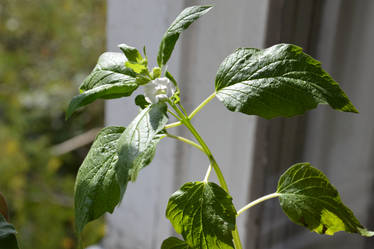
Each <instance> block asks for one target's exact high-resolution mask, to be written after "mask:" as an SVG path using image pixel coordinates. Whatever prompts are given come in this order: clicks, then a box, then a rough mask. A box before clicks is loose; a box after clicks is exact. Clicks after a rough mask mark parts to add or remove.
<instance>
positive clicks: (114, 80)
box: [66, 52, 138, 118]
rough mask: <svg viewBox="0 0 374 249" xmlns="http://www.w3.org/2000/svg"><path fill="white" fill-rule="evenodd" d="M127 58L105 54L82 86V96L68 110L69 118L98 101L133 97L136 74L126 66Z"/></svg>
mask: <svg viewBox="0 0 374 249" xmlns="http://www.w3.org/2000/svg"><path fill="white" fill-rule="evenodd" d="M126 61H127V60H126V57H125V56H124V55H123V54H121V53H110V52H107V53H104V54H102V55H101V56H100V58H99V60H98V63H97V65H96V67H95V68H94V69H93V71H92V72H91V73H90V75H88V76H87V78H86V79H85V80H84V81H83V83H82V85H81V86H80V90H81V94H80V95H78V96H75V97H74V98H73V99H72V101H71V102H70V105H69V107H68V110H67V111H66V118H69V117H70V116H71V115H72V114H73V112H74V111H75V110H76V109H78V108H79V107H82V106H85V105H88V104H90V103H92V102H93V101H95V100H96V99H99V98H100V99H113V98H120V97H124V96H129V95H131V93H132V92H134V91H135V90H136V88H137V87H138V84H137V83H136V74H135V72H133V71H132V70H131V69H129V68H127V67H126V66H125V63H126Z"/></svg>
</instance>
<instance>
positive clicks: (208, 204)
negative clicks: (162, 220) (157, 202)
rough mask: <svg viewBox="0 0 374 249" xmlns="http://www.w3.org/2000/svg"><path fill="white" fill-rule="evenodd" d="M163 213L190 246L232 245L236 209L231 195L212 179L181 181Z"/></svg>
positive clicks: (205, 248) (230, 248) (227, 248)
mask: <svg viewBox="0 0 374 249" xmlns="http://www.w3.org/2000/svg"><path fill="white" fill-rule="evenodd" d="M166 217H167V218H168V219H169V220H170V221H171V223H172V225H173V227H174V229H175V231H176V232H177V233H180V234H182V236H183V238H184V239H185V241H186V243H187V244H188V245H189V246H190V247H192V248H199V249H208V248H210V249H213V248H214V249H215V248H221V249H233V248H234V245H233V241H232V240H233V237H232V231H233V230H234V229H235V219H236V210H235V208H234V205H233V204H232V198H231V197H230V196H229V195H228V194H227V193H226V191H225V190H223V189H222V188H221V187H220V186H218V185H217V184H215V183H212V182H209V183H205V182H189V183H186V184H184V185H183V186H182V187H181V188H180V189H179V190H178V191H177V192H175V193H174V194H173V195H172V196H171V197H170V199H169V203H168V206H167V210H166Z"/></svg>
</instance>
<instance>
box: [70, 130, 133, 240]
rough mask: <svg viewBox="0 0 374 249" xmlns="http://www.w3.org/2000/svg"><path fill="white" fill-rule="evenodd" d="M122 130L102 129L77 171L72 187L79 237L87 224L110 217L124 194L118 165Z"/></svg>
mask: <svg viewBox="0 0 374 249" xmlns="http://www.w3.org/2000/svg"><path fill="white" fill-rule="evenodd" d="M124 130H125V128H124V127H114V126H112V127H106V128H104V129H102V130H101V131H100V133H99V134H98V135H97V137H96V139H95V142H94V143H93V144H92V146H91V149H90V151H89V152H88V154H87V156H86V158H85V160H84V161H83V163H82V165H81V167H80V168H79V171H78V175H77V179H76V183H75V223H76V229H77V231H78V233H80V232H81V231H82V230H83V227H84V226H85V225H86V224H87V223H88V222H89V221H92V220H95V219H97V218H98V217H100V216H101V215H103V214H104V213H105V212H110V213H112V212H113V210H114V208H115V206H116V205H117V204H118V203H119V201H120V200H121V193H124V192H125V189H126V185H127V177H128V176H127V174H126V172H123V171H122V169H121V168H119V167H118V165H117V162H118V156H117V145H118V140H119V138H120V136H121V134H122V133H123V132H124Z"/></svg>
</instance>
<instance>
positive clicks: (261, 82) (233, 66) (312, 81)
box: [215, 44, 357, 119]
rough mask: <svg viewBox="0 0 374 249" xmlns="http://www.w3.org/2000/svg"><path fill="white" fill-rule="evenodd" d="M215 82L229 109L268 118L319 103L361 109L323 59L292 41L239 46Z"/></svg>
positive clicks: (221, 66)
mask: <svg viewBox="0 0 374 249" xmlns="http://www.w3.org/2000/svg"><path fill="white" fill-rule="evenodd" d="M215 87H216V92H217V98H218V99H219V100H220V101H222V102H223V104H224V105H225V106H226V107H227V108H228V109H229V110H230V111H238V112H242V113H246V114H250V115H252V114H254V115H258V116H261V117H264V118H267V119H270V118H274V117H278V116H283V117H290V116H294V115H298V114H302V113H304V112H305V111H307V110H309V109H313V108H315V107H316V106H317V105H318V104H329V105H330V106H331V107H332V108H334V109H337V110H340V111H345V112H357V110H356V109H355V107H354V106H353V105H352V103H351V102H350V101H349V99H348V98H347V96H346V94H345V93H344V92H343V91H342V90H341V88H340V87H339V85H338V83H336V82H335V81H334V80H333V79H332V78H331V76H330V75H329V74H328V73H326V72H325V71H324V70H323V69H322V68H321V64H320V62H318V61H317V60H315V59H313V58H312V57H310V56H309V55H307V54H305V53H303V52H302V49H301V48H300V47H297V46H295V45H290V44H278V45H275V46H272V47H270V48H267V49H264V50H260V49H254V48H241V49H238V50H237V51H235V52H234V53H233V54H231V55H229V56H228V57H227V58H226V59H225V60H224V61H223V62H222V64H221V65H220V67H219V69H218V73H217V76H216V82H215Z"/></svg>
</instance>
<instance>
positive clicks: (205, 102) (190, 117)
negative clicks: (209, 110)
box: [165, 92, 216, 129]
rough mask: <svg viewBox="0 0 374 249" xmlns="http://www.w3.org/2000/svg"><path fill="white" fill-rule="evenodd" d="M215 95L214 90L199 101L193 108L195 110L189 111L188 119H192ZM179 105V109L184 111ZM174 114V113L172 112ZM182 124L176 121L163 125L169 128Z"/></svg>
mask: <svg viewBox="0 0 374 249" xmlns="http://www.w3.org/2000/svg"><path fill="white" fill-rule="evenodd" d="M215 96H216V92H214V93H212V94H211V95H210V96H209V97H208V98H206V99H205V100H204V101H203V102H201V104H200V105H199V106H198V107H196V108H195V110H193V111H192V112H191V114H190V115H189V116H188V118H189V119H192V118H193V117H194V116H195V115H196V114H197V113H198V112H199V111H200V110H201V109H202V108H203V107H204V106H205V105H206V104H208V103H209V102H210V101H211V100H212V99H213V98H214V97H215ZM179 106H180V107H181V109H182V110H183V112H184V113H186V110H185V109H184V107H183V106H182V105H181V104H179ZM173 115H174V114H173ZM180 125H182V122H180V121H178V122H174V123H171V124H168V125H166V126H165V129H169V128H174V127H177V126H180Z"/></svg>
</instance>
